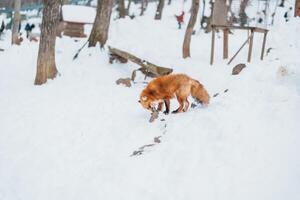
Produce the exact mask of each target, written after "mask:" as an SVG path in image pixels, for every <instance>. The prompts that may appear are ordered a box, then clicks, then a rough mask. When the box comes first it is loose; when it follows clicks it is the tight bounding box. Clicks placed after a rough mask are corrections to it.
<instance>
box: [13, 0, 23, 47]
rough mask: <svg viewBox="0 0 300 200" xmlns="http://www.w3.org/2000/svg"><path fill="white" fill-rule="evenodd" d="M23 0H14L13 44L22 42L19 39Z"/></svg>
mask: <svg viewBox="0 0 300 200" xmlns="http://www.w3.org/2000/svg"><path fill="white" fill-rule="evenodd" d="M20 10H21V0H14V19H13V28H12V37H11V43H12V44H20V40H19V27H20V23H21V15H20Z"/></svg>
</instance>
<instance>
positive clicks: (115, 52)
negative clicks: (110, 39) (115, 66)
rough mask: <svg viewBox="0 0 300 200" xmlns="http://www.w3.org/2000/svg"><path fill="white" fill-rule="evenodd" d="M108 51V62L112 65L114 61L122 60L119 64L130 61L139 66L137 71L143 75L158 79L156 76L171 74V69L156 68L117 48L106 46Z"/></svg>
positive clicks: (133, 76)
mask: <svg viewBox="0 0 300 200" xmlns="http://www.w3.org/2000/svg"><path fill="white" fill-rule="evenodd" d="M108 49H109V51H110V58H111V59H110V62H111V63H112V62H113V60H114V59H118V58H122V60H121V62H123V63H124V62H125V61H126V60H130V61H131V62H134V63H136V64H138V65H140V66H141V68H139V69H137V70H138V71H141V72H142V73H143V74H145V75H146V76H149V77H158V76H164V75H168V74H170V73H172V72H173V69H171V68H166V67H161V66H157V65H155V64H153V63H151V62H148V61H146V60H143V59H141V58H138V57H136V56H135V55H132V54H130V53H128V52H126V51H122V50H120V49H117V48H113V47H111V46H108ZM118 60H119V59H118ZM137 70H134V71H133V73H132V77H131V79H132V81H134V79H135V73H136V71H137Z"/></svg>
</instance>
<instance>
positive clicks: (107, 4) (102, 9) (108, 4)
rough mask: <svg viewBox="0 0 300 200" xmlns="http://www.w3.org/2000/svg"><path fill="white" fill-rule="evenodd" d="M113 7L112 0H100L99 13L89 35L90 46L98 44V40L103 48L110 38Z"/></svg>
mask: <svg viewBox="0 0 300 200" xmlns="http://www.w3.org/2000/svg"><path fill="white" fill-rule="evenodd" d="M112 7H113V1H112V0H98V5H97V15H96V18H95V22H94V25H93V28H92V32H91V35H90V37H89V47H94V46H96V44H97V42H99V43H100V46H101V48H102V47H104V45H105V43H106V41H107V38H108V29H109V24H110V17H111V12H112Z"/></svg>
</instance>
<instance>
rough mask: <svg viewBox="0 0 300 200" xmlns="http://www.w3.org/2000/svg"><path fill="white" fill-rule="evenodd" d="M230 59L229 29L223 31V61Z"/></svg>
mask: <svg viewBox="0 0 300 200" xmlns="http://www.w3.org/2000/svg"><path fill="white" fill-rule="evenodd" d="M227 58H228V29H224V30H223V59H227Z"/></svg>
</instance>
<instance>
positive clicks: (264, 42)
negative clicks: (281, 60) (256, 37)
mask: <svg viewBox="0 0 300 200" xmlns="http://www.w3.org/2000/svg"><path fill="white" fill-rule="evenodd" d="M267 34H268V31H266V32H264V40H263V44H262V48H261V55H260V59H261V60H263V59H264V54H265V47H266V40H267Z"/></svg>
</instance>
